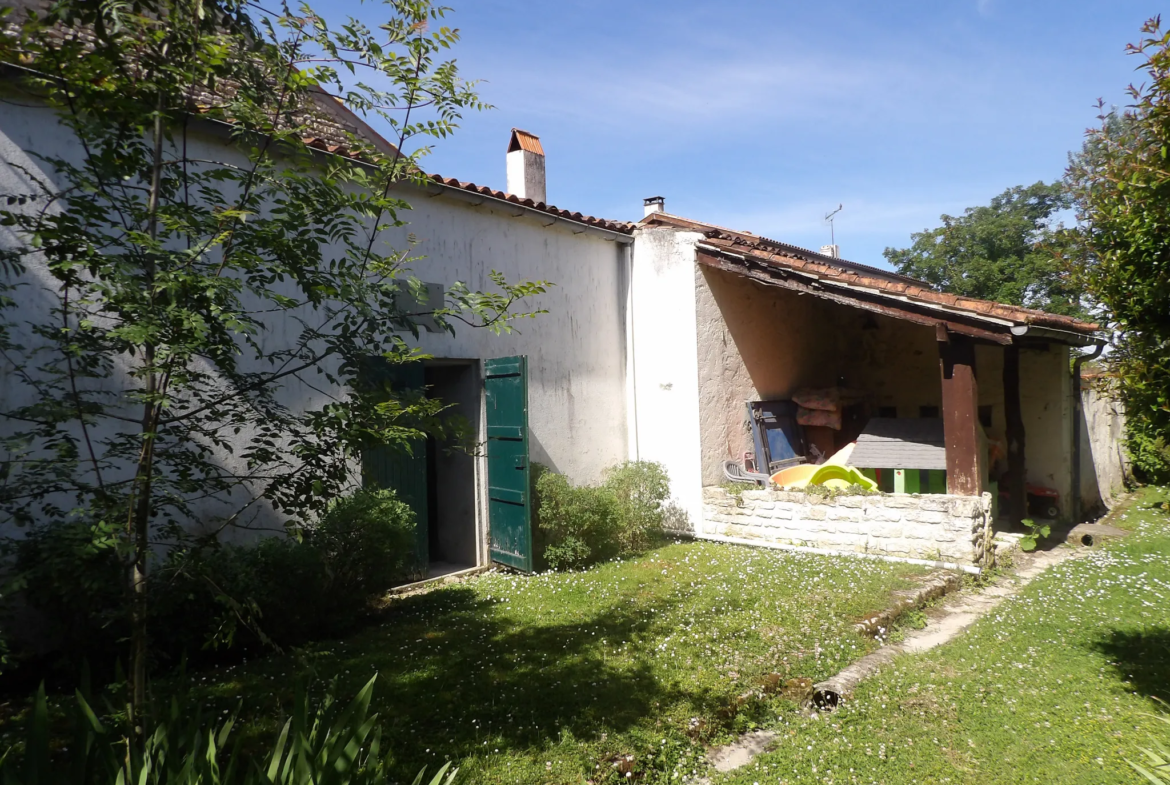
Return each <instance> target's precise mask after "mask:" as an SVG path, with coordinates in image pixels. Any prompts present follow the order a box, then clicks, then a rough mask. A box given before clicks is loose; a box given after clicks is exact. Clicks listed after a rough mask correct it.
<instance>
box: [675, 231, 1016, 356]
mask: <svg viewBox="0 0 1170 785" xmlns="http://www.w3.org/2000/svg"><path fill="white" fill-rule="evenodd" d="M695 258H696V260H697V261H698V262H699V263H700V264H703V265H705V266H707V267H713V268H714V269H716V270H722V271H724V272H728V273H733V274H735V275H741V276H743V277H745V278H750V279H751V280H753V281H757V282H759V283H762V284H764V285H765V286H777V287H780V288H781V289H788V290H790V291H794V292H801V293H803V294H811V295H813V296H814V297H820V298H821V299H824V300H829V301H831V302H835V303H838V304H840V305H845V306H848V307H850V308H858V309H860V310H863V311H869V312H870V313H877V314H881V315H882V316H889V317H890V318H893V319H901V320H902V321H906V322H913V323H914V324H921V325H924V326H926V327H936V328H937V327H939V326H941V327H942V328H943V329H945V330H948V331H949V332H952V333H956V334H958V335H965V336H968V337H970V338H976V339H978V340H981V341H987V342H989V343H995V344H1000V345H1003V344H1008V343H1011V341H1012V336H1011V334H1010V333H1008V332H1006V328H1005V332H1003V333H997V332H992V331H991V330H985V329H983V328H981V327H975V326H972V325H969V324H964V323H962V322H959V321H955V320H954V319H947V318H941V317H939V316H935V315H932V314H931V313H923V312H922V311H931V310H932V309H929V308H927V307H925V306H916V305H914V304H913V303H908V302H902V301H899V300H897V299H896V298H893V297H890V296H882V295H877V294H869V293H866V292H860V291H857V290H856V289H845V288H840V291H829V290H828V289H827V288H826V287H831V286H832V285H833V283H832V281H828V280H819V281H815V282H810V281H811V279H809V277H808V276H807V275H801V274H800V273H797V272H789V271H786V270H782V269H780V268H778V267H776V266H774V265H768V264H764V263H762V262H756V261H753V260H751V259H749V258H747V257H742V258H736V259H728V258H726V257H723V256H720V255H717V254H715V253H712V252H710V251H706V250H702V249H700V250H698V251H697V252H696V253H695ZM813 283H815V284H816V285H813ZM878 300H880V302H878Z"/></svg>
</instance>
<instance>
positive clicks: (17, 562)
mask: <svg viewBox="0 0 1170 785" xmlns="http://www.w3.org/2000/svg"><path fill="white" fill-rule="evenodd" d="M415 538H416V533H415V521H414V513H413V512H412V511H411V509H410V508H409V507H408V506H407V505H405V504H404V503H403V502H401V501H399V500H398V498H397V497H396V496H395V495H394V493H393V492H392V491H365V490H362V491H358V492H356V493H354V494H352V495H350V496H347V497H344V498H341V499H338V500H337V501H335V502H334V503H333V504H332V505H330V507H329V509H328V510H327V511H326V513H325V514H324V515H323V516H322V517H321V520H320V522H319V523H318V524H317V525H316V526H314V527H312V528H311V529H308V530H306V531H304V532H302V536H301V538H300V539H297V538H295V537H291V536H274V537H266V538H263V539H261V540H259V541H258V542H256V543H255V544H252V545H247V546H242V545H225V544H222V543H217V542H210V543H204V544H202V545H201V546H199V547H195V548H191V549H187V550H175V551H173V552H172V553H171V554H170V555H169V557H168V558H167V559H166V560H165V561H163V562H162V563H161V564H160V565H158V567H157V568H156V569H154V570H153V571H152V572H151V574H150V581H151V591H150V598H151V604H150V609H149V612H150V620H149V629H150V634H151V636H152V638H153V640H154V646H153V650H154V656H155V658H156V659H157V661H158V663H159V664H168V663H174V662H176V661H178V660H179V658H181V657H182V656H184V655H185V654H186V655H196V654H198V653H199V652H200V651H202V650H204V649H219V650H247V649H249V648H256V647H263V646H275V647H278V648H279V647H286V646H293V645H297V644H300V643H304V642H305V641H308V640H313V639H315V638H320V637H325V636H332V635H338V634H341V633H343V632H345V631H346V630H348V629H350V628H351V627H352V626H353V625H354V624H355V623H356V622H357V621H358V620H359V619H360V618H361V616H362V615H363V614H365V613H366V611H367V601H368V600H369V598H370V597H372V596H373V595H376V594H378V593H379V592H383V591H385V590H386V589H388V588H390V587H391V586H393V585H394V584H395V583H398V582H400V581H401V580H403V579H404V578H405V577H406V576H407V574H408V572H409V571H410V569H412V567H413V565H414V562H415ZM113 542H114V540H113V539H112V538H110V537H107V536H105V534H104V532H103V531H102V529H101V528H100V527H94V526H90V525H88V524H84V523H76V524H68V525H57V526H52V527H44V528H40V529H34V530H33V531H31V532H30V533H29V536H28V537H27V538H26V539H24V540H20V541H15V542H10V543H9V544H8V548H7V550H8V555H9V558H10V567H11V569H12V575H13V579H12V580H11V581H10V583H11V585H12V589H13V590H15V592H16V596H17V602H23V603H24V604H25V605H27V606H28V607H29V608H31V609H32V610H33V611H35V612H37V614H38V615H39V616H40V617H41V618H43V620H44V621H45V623H46V625H47V629H46V631H45V632H46V634H45V635H44V636H43V637H45V638H47V641H46V643H47V644H48V645H50V646H51V647H52V648H54V649H55V650H57V651H59V652H60V654H61V656H60V658H59V659H60V664H61V666H62V670H63V671H64V672H66V673H69V672H76V669H77V668H78V667H80V664H81V662H82V660H83V659H88V660H90V661H91V662H94V663H95V664H96V665H98V666H99V667H102V666H105V665H108V664H110V663H112V662H113V661H114V660H115V659H117V658H118V656H119V654H121V653H122V652H121V647H122V645H123V644H122V642H123V641H124V640H125V638H126V636H127V633H128V624H127V620H126V618H125V616H124V614H123V610H122V609H123V608H125V604H124V603H123V601H122V600H123V598H122V595H121V592H122V591H124V588H123V587H124V586H125V581H124V580H123V579H122V573H123V570H124V569H125V568H124V567H123V566H122V562H121V560H120V559H119V558H118V556H117V553H116V552H115V549H114V547H113ZM5 594H6V595H8V596H6V598H5V599H6V600H8V606H9V610H10V611H11V610H13V606H14V605H15V604H16V603H14V602H12V601H11V592H5ZM26 648H27V647H26ZM18 656H19V652H18ZM25 658H26V659H27V653H26V654H25Z"/></svg>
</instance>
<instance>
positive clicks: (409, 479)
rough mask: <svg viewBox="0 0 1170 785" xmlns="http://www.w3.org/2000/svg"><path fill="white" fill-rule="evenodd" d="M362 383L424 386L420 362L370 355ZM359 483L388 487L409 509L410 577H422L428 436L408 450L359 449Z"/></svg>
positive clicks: (399, 388) (396, 388) (426, 558)
mask: <svg viewBox="0 0 1170 785" xmlns="http://www.w3.org/2000/svg"><path fill="white" fill-rule="evenodd" d="M363 383H365V384H369V385H371V386H373V387H374V388H375V389H379V390H382V391H384V392H385V393H386V394H389V393H391V392H408V391H409V392H415V393H421V392H422V391H423V389H424V388H425V387H426V382H425V377H424V372H423V365H422V363H408V364H404V365H394V364H391V363H388V362H384V361H382V359H381V358H373V359H372V360H371V362H370V363H369V364H368V365H367V367H366V369H365V378H364V379H363ZM362 484H363V485H365V486H367V487H375V488H388V489H390V490H392V491H394V492H395V493H396V494H398V498H399V499H401V500H402V501H403V502H405V503H406V504H407V505H408V506H409V507H410V508H411V509H412V510H414V517H415V522H416V526H417V528H416V530H415V531H416V538H415V566H414V570H413V573H414V575H413V577H416V578H425V577H426V572H427V565H428V564H429V563H430V554H429V552H428V551H429V549H428V547H427V542H428V534H429V529H428V524H429V517H430V516H429V509H428V505H427V440H426V439H417V440H415V441H414V442H412V443H411V445H410V450H409V451H408V450H407V449H406V448H405V447H403V446H401V445H393V446H387V445H379V446H376V447H370V448H368V449H366V450H363V451H362Z"/></svg>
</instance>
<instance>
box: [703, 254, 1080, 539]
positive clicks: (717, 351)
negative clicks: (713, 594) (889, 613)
mask: <svg viewBox="0 0 1170 785" xmlns="http://www.w3.org/2000/svg"><path fill="white" fill-rule="evenodd" d="M696 261H697V262H698V264H697V265H696V273H695V275H696V286H695V291H696V317H697V328H698V355H699V368H698V370H699V393H700V401H699V413H700V418H699V419H700V443H701V446H702V475H703V485H704V486H705V488H707V489H708V491H706V492H705V497H706V500H707V501H710V500H711V497H712V494H711V492H710V491H711V489H713V488H714V487H715V486H718V485H720V484H721V483H723V482H724V469H723V467H724V462H725V461H729V460H730V461H741V462H742V461H744V459H745V456H748V460H749V461H750V460H751V459H752V458H755V457H756V456H755V455H754V453H756V452H759V450H758V445H757V444H754V443H753V440H752V437H751V433H750V429H749V428H747V427H745V424H746V417H745V408H744V402H745V401H791V400H792V399H793V398H794V397H799V394H800V393H801V391H807V390H810V389H821V390H824V389H829V390H837V391H843V392H842V402H843V403H842V406H841V409H840V417H839V423H838V422H837V421H833V422H832V423H831V425H832V426H834V427H825V426H818V425H806V426H804V427H803V437H804V438H803V440H802V441H803V445H802V447H803V450H804V455H803V456H801V457H804V458H806V459H808V460H815V459H819V458H820V456H822V455H831V454H833V453H834V452H836V451H838V450H840V449H841V448H843V447H845V446H846V445H848V444H850V443H851V442H853V441H855V440H856V439H857V437H858V435H859V434H862V433H863V432H864V431H865V430H866V428H867V426H868V425H870V423H871V422H874V423H875V424H876V421H877V420H878V419H880V420H881V421H882V422H885V421H888V420H907V419H933V420H937V422H938V427H937V430H938V432H939V433H940V434H941V439H940V441H941V442H942V444H941V445H940V447H941V448H943V449H940V450H939V461H940V463H939V464H938V466H939V469H940V470H942V469H943V467H945V484H943V485H940V483H939V482H935V483H932V484H928V483H927V482H926V481H925V479H924V480H923V481H922V482H919V481H918V472H917V471H916V467H914V465H913V464H912V463H911V464H910V465H909V466H906V467H903V468H905V469H907V470H908V472H906V473H905V474H903V472H902V471H898V472H897V475H898V479H899V480H900V481H899V482H898V483H897V485H896V486H895V485H894V484H892V483H891V482H890V478H889V477H887V478H884V482H883V489H884V490H897V491H902V492H913V491H919V492H922V493H924V494H925V493H927V492H929V491H934V492H935V493H936V494H945V496H946V497H948V498H951V499H959V498H972V497H973V498H976V499H986V500H987V502H988V505H987V506H988V508H989V512H988V517H990V509H992V508H995V507H998V506H999V505H998V504H997V502H998V500H999V497H1000V493H999V492H998V491H1000V490H1002V491H1003V494H1002V499H1003V501H1004V505H1003V507H1004V509H1002V510H1000V512H1001V520H1000V525H1001V526H1011V525H1012V524H1013V523H1014V524H1018V523H1019V521H1020V520H1021V519H1023V518H1025V517H1028V516H1029V515H1031V516H1032V517H1037V516H1038V514H1052V513H1055V517H1058V518H1061V519H1069V518H1071V517H1072V516H1073V515H1074V514H1075V511H1074V510H1073V505H1074V503H1075V500H1074V499H1073V496H1072V488H1073V482H1074V478H1073V469H1072V467H1073V453H1074V450H1073V436H1074V434H1073V422H1074V418H1075V415H1076V412H1075V405H1074V400H1073V393H1072V384H1071V375H1070V364H1069V363H1070V357H1069V348H1070V347H1071V346H1085V345H1090V344H1092V343H1093V342H1094V341H1095V338H1094V336H1093V331H1094V329H1095V325H1091V324H1087V323H1084V322H1078V321H1076V320H1073V319H1069V318H1067V317H1060V316H1054V315H1051V314H1045V313H1042V312H1039V311H1031V310H1028V309H1023V308H1015V307H1012V306H1003V305H1000V304H995V303H987V302H983V301H974V300H963V299H961V298H956V297H954V296H952V295H944V294H939V293H937V292H933V291H929V290H926V289H924V288H923V287H922V285H921V284H920V283H918V282H916V281H913V280H912V279H908V278H904V277H902V276H898V275H896V274H893V273H889V272H886V271H882V270H877V269H874V268H869V267H865V266H863V265H856V264H853V263H849V262H844V261H842V260H836V259H830V258H828V257H821V256H820V255H819V254H812V253H809V252H807V251H803V250H802V249H795V248H790V247H787V246H783V245H781V244H779V243H772V242H771V241H767V240H763V239H761V238H756V237H751V236H744V235H739V234H733V233H725V232H719V231H712V232H708V233H707V234H706V236H705V238H704V239H703V240H701V241H699V243H698V244H697V246H696ZM871 430H872V429H871ZM887 430H889V429H887ZM918 430H922V429H921V428H919V429H918ZM927 430H929V429H927ZM814 447H815V450H814V449H813V448H814ZM944 450H945V458H943V457H942V453H943V451H944ZM760 464H761V465H758V466H757V467H756V468H758V470H759V471H762V472H768V473H771V472H770V471H768V468H769V467H766V466H764V465H762V462H760ZM920 468H922V469H923V470H925V469H927V468H928V467H926V466H925V465H924V466H922V467H920ZM890 473H891V474H893V473H894V472H890ZM922 477H923V478H925V477H926V474H922ZM935 479H936V480H937V479H939V477H938V476H936V477H935ZM928 485H929V486H931V487H928ZM1029 489H1031V490H1032V491H1036V492H1039V491H1041V490H1042V491H1043V493H1044V495H1043V496H1041V497H1040V499H1041V500H1042V501H1044V503H1045V506H1044V507H1043V509H1038V508H1037V506H1036V505H1037V498H1038V497H1037V494H1036V493H1033V494H1031V497H1032V509H1031V510H1029ZM985 494H986V496H984V495H985ZM939 501H941V498H940V499H939ZM869 506H872V505H869ZM879 506H881V505H879ZM928 506H937V504H934V505H928ZM980 506H982V505H980ZM948 509H949V508H948ZM941 511H942V510H933V509H932V510H928V511H926V512H936V513H938V512H941ZM969 512H970V511H968V510H967V508H966V507H964V508H963V511H962V514H961V515H960V517H965V516H967V515H968V514H969ZM814 514H818V513H814ZM883 514H885V513H883ZM719 515H720V514H719V513H718V512H714V511H713V509H712V508H711V507H710V505H709V504H706V505H705V510H704V517H705V518H706V519H708V520H707V523H709V524H712V525H713V526H714V528H719V526H720V525H723V524H725V523H726V521H718V520H711V518H712V516H715V517H719ZM845 517H851V516H845ZM887 517H889V516H887ZM926 517H927V518H932V517H936V518H937V517H939V516H931V515H927V516H926ZM940 520H941V519H940ZM989 523H990V521H989ZM862 529H863V530H864V526H863V527H862ZM860 534H862V535H864V534H865V532H864V531H861V532H860ZM846 539H849V538H846ZM916 539H917V538H916ZM853 540H856V538H853ZM869 541H870V538H867V537H864V536H863V537H862V539H861V542H862V543H869ZM861 547H867V546H866V545H865V544H863V545H862V546H861ZM898 547H900V548H901V549H902V550H906V549H907V548H908V546H907V544H906V543H905V542H900V543H898ZM910 549H911V550H913V549H914V548H910ZM932 549H933V550H934V551H937V550H938V548H937V544H931V543H922V547H921V548H918V550H921V551H922V552H924V553H925V552H928V551H931V550H932ZM952 550H954V549H953V548H952ZM971 555H972V556H974V553H972V554H971Z"/></svg>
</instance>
